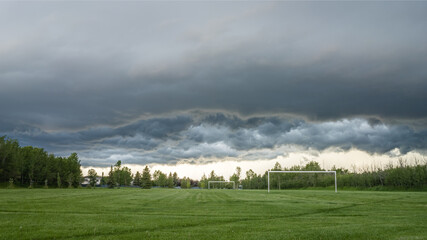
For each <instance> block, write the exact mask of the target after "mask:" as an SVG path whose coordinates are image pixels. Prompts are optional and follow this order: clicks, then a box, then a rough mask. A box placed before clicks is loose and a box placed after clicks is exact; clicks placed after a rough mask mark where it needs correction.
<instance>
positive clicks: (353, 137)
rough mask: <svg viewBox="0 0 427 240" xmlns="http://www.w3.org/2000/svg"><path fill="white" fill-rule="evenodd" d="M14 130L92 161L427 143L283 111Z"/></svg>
mask: <svg viewBox="0 0 427 240" xmlns="http://www.w3.org/2000/svg"><path fill="white" fill-rule="evenodd" d="M372 122H375V124H372ZM10 135H11V136H12V137H16V138H18V139H22V140H23V142H24V143H32V144H35V145H41V146H45V147H46V149H48V150H50V151H53V152H58V153H64V154H65V153H67V151H78V152H79V153H80V155H81V158H82V159H83V163H84V164H93V165H105V164H107V165H108V164H112V163H114V162H115V161H117V160H119V159H121V160H125V161H126V162H127V163H136V164H147V163H176V162H179V161H182V160H185V161H189V162H204V161H212V160H215V159H216V160H218V159H227V158H235V159H242V160H260V159H273V158H275V157H277V156H283V155H285V156H286V155H287V154H289V153H290V152H292V151H295V149H298V151H301V150H318V151H323V150H325V149H330V148H333V149H334V151H336V150H337V149H338V150H342V151H347V150H350V149H359V150H363V151H366V152H368V153H372V154H375V153H377V154H385V153H389V152H390V151H392V150H394V149H396V148H397V149H399V150H400V152H401V153H402V154H404V153H407V152H409V151H425V150H426V149H427V131H426V130H415V129H413V128H410V127H408V126H405V125H387V124H384V123H382V122H379V121H378V120H377V121H373V120H367V119H361V118H355V119H343V120H339V121H325V122H308V121H305V120H303V119H297V118H289V117H279V116H275V117H271V116H270V117H269V116H264V117H263V116H259V117H256V118H241V117H239V116H236V115H230V114H224V113H205V114H203V115H201V113H200V112H199V113H197V114H195V113H194V114H190V113H189V114H186V115H181V116H175V117H162V118H160V117H158V118H151V119H143V120H138V121H135V122H133V123H130V124H128V125H125V126H121V127H98V128H90V129H86V130H82V131H78V132H67V131H54V132H44V131H42V130H39V131H36V132H28V131H22V132H19V131H15V132H13V133H10ZM292 149H294V150H292Z"/></svg>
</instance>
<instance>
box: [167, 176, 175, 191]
mask: <svg viewBox="0 0 427 240" xmlns="http://www.w3.org/2000/svg"><path fill="white" fill-rule="evenodd" d="M167 184H168V188H173V187H174V184H173V176H172V173H169V176H168V179H167Z"/></svg>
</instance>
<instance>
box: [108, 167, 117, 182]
mask: <svg viewBox="0 0 427 240" xmlns="http://www.w3.org/2000/svg"><path fill="white" fill-rule="evenodd" d="M107 184H108V187H109V188H114V187H115V186H116V182H115V178H114V170H113V166H112V165H111V166H110V172H109V173H108V180H107Z"/></svg>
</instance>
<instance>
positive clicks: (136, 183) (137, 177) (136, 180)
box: [133, 171, 141, 187]
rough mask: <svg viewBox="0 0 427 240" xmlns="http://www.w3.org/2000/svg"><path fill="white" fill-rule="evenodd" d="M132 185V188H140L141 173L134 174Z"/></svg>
mask: <svg viewBox="0 0 427 240" xmlns="http://www.w3.org/2000/svg"><path fill="white" fill-rule="evenodd" d="M133 185H134V186H139V187H140V186H141V173H139V172H138V171H137V172H136V174H135V177H134V178H133Z"/></svg>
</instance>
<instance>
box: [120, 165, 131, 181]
mask: <svg viewBox="0 0 427 240" xmlns="http://www.w3.org/2000/svg"><path fill="white" fill-rule="evenodd" d="M120 179H121V182H120V184H121V185H124V186H129V185H130V183H131V182H132V179H133V178H132V171H131V169H130V168H128V167H123V168H122V169H121V170H120Z"/></svg>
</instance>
